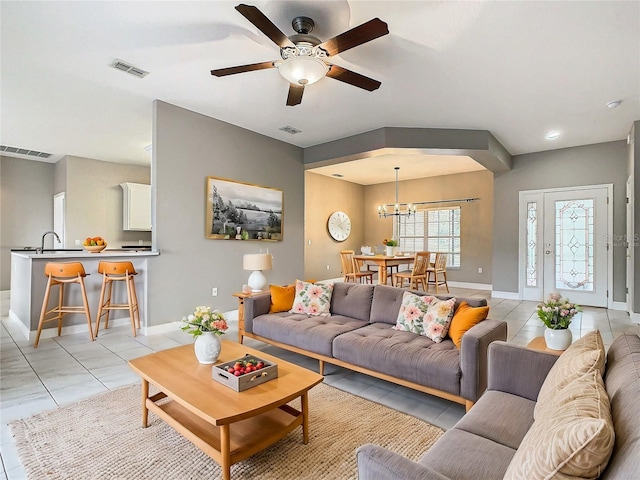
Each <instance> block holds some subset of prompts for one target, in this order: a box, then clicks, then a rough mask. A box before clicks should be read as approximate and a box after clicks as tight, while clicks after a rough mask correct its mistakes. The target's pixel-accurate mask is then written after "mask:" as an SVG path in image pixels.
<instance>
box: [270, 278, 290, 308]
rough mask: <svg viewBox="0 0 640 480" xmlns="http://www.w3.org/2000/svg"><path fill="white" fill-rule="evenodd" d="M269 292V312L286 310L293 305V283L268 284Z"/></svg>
mask: <svg viewBox="0 0 640 480" xmlns="http://www.w3.org/2000/svg"><path fill="white" fill-rule="evenodd" d="M269 291H270V292H271V308H269V313H277V312H288V311H289V310H291V307H293V299H294V298H295V296H296V286H295V285H285V286H283V287H281V286H280V285H269Z"/></svg>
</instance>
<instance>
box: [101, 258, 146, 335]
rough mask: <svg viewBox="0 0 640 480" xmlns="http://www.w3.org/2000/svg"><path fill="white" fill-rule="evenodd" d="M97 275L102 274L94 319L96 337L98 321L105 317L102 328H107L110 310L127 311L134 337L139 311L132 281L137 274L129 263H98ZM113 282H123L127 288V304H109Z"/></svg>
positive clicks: (137, 325)
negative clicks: (96, 313)
mask: <svg viewBox="0 0 640 480" xmlns="http://www.w3.org/2000/svg"><path fill="white" fill-rule="evenodd" d="M98 273H101V274H102V289H101V290H100V303H99V307H98V315H97V317H96V337H97V336H98V330H100V320H101V319H102V316H103V315H104V317H105V322H104V328H109V313H110V312H111V310H129V316H130V317H131V328H132V330H133V336H134V337H135V336H136V327H137V328H140V311H139V309H138V296H137V295H136V284H135V282H134V281H133V278H134V276H135V275H137V274H138V272H136V269H135V268H134V267H133V263H131V262H100V263H98ZM113 282H124V283H125V285H126V287H127V303H111V293H112V290H113Z"/></svg>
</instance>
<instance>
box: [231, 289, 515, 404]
mask: <svg viewBox="0 0 640 480" xmlns="http://www.w3.org/2000/svg"><path fill="white" fill-rule="evenodd" d="M404 292H406V290H404V289H401V288H395V287H389V286H386V285H361V284H354V283H336V284H335V285H334V289H333V294H332V297H331V316H330V317H320V316H310V315H305V314H298V313H290V312H279V313H269V308H270V305H271V298H270V294H269V293H265V294H263V295H257V296H252V297H249V298H246V299H245V301H244V324H243V325H242V324H241V325H240V329H241V331H240V334H241V335H242V336H247V337H250V338H254V339H257V340H261V341H263V342H266V343H270V344H272V345H276V346H278V347H281V348H285V349H288V350H291V351H294V352H297V353H301V354H304V355H307V356H309V357H312V358H315V359H317V360H319V362H320V367H319V369H320V373H321V374H324V363H325V362H327V363H331V364H334V365H339V366H341V367H345V368H349V369H351V370H355V371H358V372H361V373H365V374H368V375H372V376H375V377H378V378H382V379H384V380H387V381H390V382H394V383H397V384H400V385H404V386H407V387H410V388H414V389H416V390H420V391H422V392H425V393H429V394H432V395H436V396H439V397H442V398H446V399H448V400H452V401H454V402H457V403H461V404H463V405H465V406H466V407H467V409H469V408H470V407H471V405H473V403H474V402H475V401H476V400H477V399H478V398H480V395H482V392H484V390H485V389H486V386H487V349H488V347H489V344H490V343H491V342H493V341H495V340H506V339H507V324H506V322H503V321H498V320H491V319H485V320H483V321H481V322H480V323H479V324H477V325H475V326H473V327H472V328H471V329H470V330H468V331H467V332H466V333H465V334H464V335H463V337H462V343H461V348H460V349H458V348H457V347H456V346H455V345H454V343H453V342H452V341H451V339H449V338H447V339H445V340H443V341H442V342H440V343H435V342H433V341H432V340H430V339H429V338H428V337H426V336H423V335H418V334H415V333H411V332H406V331H399V330H395V329H394V328H392V327H393V326H395V324H396V320H397V317H398V312H399V310H400V306H401V304H402V296H403V294H404ZM413 293H416V294H418V295H424V293H423V292H413ZM439 298H451V296H448V297H442V296H440V297H439ZM463 300H465V301H466V302H467V303H468V304H469V305H470V306H472V307H477V306H484V305H486V301H485V300H484V299H480V300H479V299H464V298H457V299H456V308H457V306H458V305H459V304H460V303H461V302H462V301H463Z"/></svg>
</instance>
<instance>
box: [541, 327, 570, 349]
mask: <svg viewBox="0 0 640 480" xmlns="http://www.w3.org/2000/svg"><path fill="white" fill-rule="evenodd" d="M572 340H573V338H572V335H571V330H569V329H568V328H565V329H563V330H552V329H551V328H545V330H544V341H545V343H546V344H547V348H549V349H551V350H566V349H567V348H568V347H569V345H571V341H572Z"/></svg>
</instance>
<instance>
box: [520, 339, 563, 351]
mask: <svg viewBox="0 0 640 480" xmlns="http://www.w3.org/2000/svg"><path fill="white" fill-rule="evenodd" d="M527 348H530V349H531V350H539V351H541V352H547V353H553V354H554V355H562V352H564V350H551V349H550V348H547V342H545V341H544V337H536V338H534V339H533V340H531V341H530V342H529V345H527Z"/></svg>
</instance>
